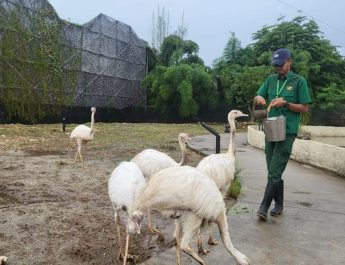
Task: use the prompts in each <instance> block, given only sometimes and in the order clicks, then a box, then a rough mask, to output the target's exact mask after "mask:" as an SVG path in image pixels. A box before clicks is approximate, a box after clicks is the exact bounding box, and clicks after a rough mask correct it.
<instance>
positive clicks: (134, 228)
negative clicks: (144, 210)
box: [108, 161, 146, 265]
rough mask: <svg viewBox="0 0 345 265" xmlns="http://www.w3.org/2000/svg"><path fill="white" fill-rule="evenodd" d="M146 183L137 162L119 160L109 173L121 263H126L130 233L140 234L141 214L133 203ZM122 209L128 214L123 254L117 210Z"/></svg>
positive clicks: (109, 191) (110, 193) (109, 187)
mask: <svg viewBox="0 0 345 265" xmlns="http://www.w3.org/2000/svg"><path fill="white" fill-rule="evenodd" d="M145 185H146V180H145V178H144V175H143V174H142V172H141V170H140V168H139V167H138V166H137V164H135V163H133V162H126V161H124V162H121V163H120V164H119V165H118V166H117V167H116V168H115V169H114V171H113V172H112V173H111V176H110V178H109V180H108V194H109V198H110V201H111V203H112V205H113V208H114V210H115V214H114V217H115V224H116V229H117V234H118V245H119V248H120V249H119V255H118V257H117V258H118V259H119V258H120V256H122V257H123V264H124V265H125V264H126V260H127V256H128V244H129V237H130V234H135V232H136V233H138V234H140V226H141V221H142V219H143V215H142V214H141V213H139V212H135V209H134V203H135V201H136V200H137V198H138V196H139V194H140V193H141V191H142V190H143V188H144V187H145ZM120 210H124V211H125V212H126V213H127V214H128V219H127V226H126V247H125V255H123V253H122V248H121V233H120V215H119V211H120Z"/></svg>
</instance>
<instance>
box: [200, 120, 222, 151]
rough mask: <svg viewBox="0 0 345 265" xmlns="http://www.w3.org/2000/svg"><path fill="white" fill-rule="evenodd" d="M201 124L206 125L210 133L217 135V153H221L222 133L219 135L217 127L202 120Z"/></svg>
mask: <svg viewBox="0 0 345 265" xmlns="http://www.w3.org/2000/svg"><path fill="white" fill-rule="evenodd" d="M200 125H201V126H202V127H204V128H205V129H206V130H208V131H209V132H210V133H212V134H213V135H215V136H216V154H219V153H220V135H219V133H218V132H217V131H216V130H215V129H213V128H212V127H210V126H208V125H207V124H206V123H204V122H200Z"/></svg>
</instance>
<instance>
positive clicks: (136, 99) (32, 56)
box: [0, 0, 147, 109]
mask: <svg viewBox="0 0 345 265" xmlns="http://www.w3.org/2000/svg"><path fill="white" fill-rule="evenodd" d="M146 46H147V43H146V42H145V41H144V40H141V39H140V38H138V36H137V35H136V34H135V32H134V31H133V29H132V28H131V27H130V26H129V25H126V24H124V23H121V22H119V21H117V20H114V19H112V18H110V17H108V16H106V15H103V14H100V15H98V16H97V17H95V18H94V19H92V20H91V21H89V22H88V23H86V24H84V25H77V24H73V23H70V22H68V21H65V20H62V19H60V18H59V17H58V15H57V14H56V12H55V10H54V8H53V7H52V6H51V5H50V4H49V2H48V1H46V0H0V67H1V69H0V86H1V88H0V89H1V92H2V95H5V94H8V92H9V91H12V92H14V91H17V92H14V93H12V95H16V93H17V94H18V95H22V96H23V95H24V94H23V91H25V93H26V94H25V98H26V97H27V95H33V96H34V97H33V98H38V96H41V97H42V96H44V95H46V99H47V101H48V104H62V105H64V104H65V105H71V106H85V107H86V106H95V107H109V108H117V109H122V108H125V107H128V106H140V105H144V104H145V100H146V92H145V90H144V89H143V88H142V86H141V81H142V80H143V79H144V77H145V74H146ZM20 91H21V92H20ZM12 97H13V96H12ZM3 100H4V99H2V101H3ZM14 100H15V99H14ZM45 103H47V102H45Z"/></svg>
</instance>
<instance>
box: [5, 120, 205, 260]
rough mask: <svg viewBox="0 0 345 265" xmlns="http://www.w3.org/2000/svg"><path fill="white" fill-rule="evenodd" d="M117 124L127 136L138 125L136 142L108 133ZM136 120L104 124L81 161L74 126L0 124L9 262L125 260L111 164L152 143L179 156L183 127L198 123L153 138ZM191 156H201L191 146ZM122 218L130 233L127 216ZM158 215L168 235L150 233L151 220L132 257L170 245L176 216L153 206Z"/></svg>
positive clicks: (134, 245) (159, 225) (136, 241)
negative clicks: (65, 128) (117, 225)
mask: <svg viewBox="0 0 345 265" xmlns="http://www.w3.org/2000/svg"><path fill="white" fill-rule="evenodd" d="M11 126H12V127H11ZM109 126H116V128H113V127H110V129H109V128H108V127H109ZM119 126H120V127H121V128H122V131H123V132H122V133H123V134H124V135H123V137H127V138H128V137H131V136H129V135H128V134H129V133H128V132H129V131H131V132H133V131H134V132H135V134H136V139H137V141H138V142H136V143H133V144H128V143H127V144H123V141H122V140H121V141H120V140H119V139H111V138H109V137H108V135H109V133H108V130H114V129H116V130H119V129H121V128H118V127H119ZM126 126H127V127H128V126H129V127H130V128H129V129H128V128H127V127H126ZM135 126H136V125H125V124H122V125H104V128H103V127H102V125H98V131H97V133H96V135H95V140H94V141H93V142H90V143H88V144H87V145H85V146H84V147H83V157H84V165H83V166H82V165H81V164H80V163H74V162H73V159H74V154H75V150H76V149H75V143H71V142H70V141H69V132H68V131H67V132H61V130H60V128H58V127H57V126H54V125H46V126H44V128H43V129H42V128H40V126H34V127H32V126H31V127H30V126H23V125H6V126H2V127H0V148H1V149H0V214H1V215H0V256H2V255H4V256H7V257H8V261H7V264H8V265H26V264H27V265H32V264H35V265H39V264H68V265H70V264H71V265H72V264H121V262H120V261H117V260H116V256H117V254H118V244H117V237H116V233H115V231H116V230H115V223H114V216H113V214H114V211H113V209H112V206H111V204H110V200H109V197H108V193H107V181H108V178H109V176H110V174H111V172H112V170H113V169H114V168H115V166H116V165H117V164H118V163H119V162H120V161H122V160H129V159H130V158H131V157H133V156H134V155H135V154H136V153H138V152H139V151H141V150H142V149H145V148H151V147H154V148H155V147H157V148H156V149H159V150H161V151H163V152H166V153H168V154H169V155H171V156H172V157H173V158H174V159H175V160H177V161H178V160H179V156H180V153H179V151H180V150H179V147H178V144H177V140H175V139H176V136H177V132H178V131H186V130H192V129H193V128H192V129H190V128H189V127H183V126H182V125H181V126H182V127H181V126H180V127H179V126H177V128H176V126H175V127H170V128H169V127H168V128H167V129H166V130H167V131H170V135H168V136H167V135H166V136H164V137H162V138H159V137H158V138H157V139H154V140H152V141H153V142H150V140H147V139H149V138H150V137H148V138H145V137H144V136H145V135H147V134H150V133H151V132H146V131H145V130H147V128H144V125H138V126H139V127H138V128H137V127H135ZM140 126H142V127H140ZM162 126H163V125H162ZM151 127H152V126H151ZM164 128H165V127H164ZM172 128H174V129H173V130H172ZM71 129H73V128H70V130H71ZM194 129H195V128H194ZM149 130H150V129H149ZM152 130H157V128H156V129H152ZM158 130H161V131H162V132H163V133H164V130H165V129H163V127H161V128H158ZM195 130H196V131H197V130H199V129H195ZM120 131H121V130H120ZM201 131H202V130H201ZM140 133H143V134H142V135H143V136H142V137H140V135H139V137H138V134H140ZM116 137H119V133H117V136H116ZM120 137H121V135H120ZM97 139H98V140H97ZM188 158H189V159H188V161H189V163H188V164H190V165H196V164H197V162H198V161H199V160H200V159H201V158H202V157H200V156H199V155H197V154H194V153H192V152H191V151H190V154H189V157H188ZM121 218H122V221H123V222H122V225H121V229H122V234H124V232H125V220H126V219H125V215H124V214H122V216H121ZM153 222H154V224H155V226H156V227H157V228H159V229H161V230H162V232H163V234H164V236H165V239H164V240H161V239H159V238H158V237H157V235H155V234H154V235H151V234H148V233H147V229H146V227H147V226H146V224H147V223H146V219H145V220H144V226H143V229H142V234H141V235H138V236H137V237H135V238H133V240H132V241H131V243H130V247H129V249H130V250H129V251H130V253H131V254H135V255H137V258H138V259H137V260H136V262H130V264H134V263H139V262H142V261H144V260H146V259H148V258H149V257H151V256H153V255H156V254H157V253H160V252H162V251H164V250H165V249H166V248H168V247H171V246H172V232H173V229H174V224H173V221H172V220H170V219H167V218H163V217H161V216H160V215H159V214H158V213H154V219H153ZM123 244H124V241H123Z"/></svg>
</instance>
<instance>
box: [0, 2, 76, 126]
mask: <svg viewBox="0 0 345 265" xmlns="http://www.w3.org/2000/svg"><path fill="white" fill-rule="evenodd" d="M1 22H2V25H1V28H2V33H1V42H0V50H1V57H0V63H1V69H2V70H1V75H0V83H1V95H0V104H1V105H2V106H4V109H5V110H6V112H7V114H8V117H9V119H11V118H19V119H21V120H24V121H28V122H36V121H37V120H39V119H41V118H42V117H44V116H46V115H49V114H57V113H60V110H61V108H62V107H64V106H67V105H68V104H69V102H70V97H69V95H68V94H66V93H65V91H63V82H65V81H66V77H65V76H64V73H63V70H62V66H61V50H62V46H61V42H60V38H59V24H58V18H57V17H56V16H55V13H54V10H52V9H49V8H48V7H46V8H44V9H40V10H39V11H37V12H29V11H28V10H25V9H22V8H20V7H15V8H13V9H11V10H10V11H8V12H7V11H4V10H2V13H1Z"/></svg>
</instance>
